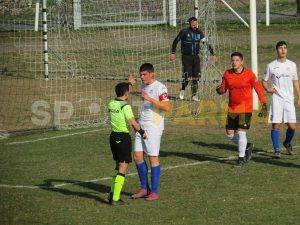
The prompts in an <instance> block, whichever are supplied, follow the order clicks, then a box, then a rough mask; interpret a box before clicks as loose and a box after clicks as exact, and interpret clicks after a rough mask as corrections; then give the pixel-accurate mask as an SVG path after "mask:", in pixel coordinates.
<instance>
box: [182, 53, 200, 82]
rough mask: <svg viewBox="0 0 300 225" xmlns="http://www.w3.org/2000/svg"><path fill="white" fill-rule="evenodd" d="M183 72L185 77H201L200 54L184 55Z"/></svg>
mask: <svg viewBox="0 0 300 225" xmlns="http://www.w3.org/2000/svg"><path fill="white" fill-rule="evenodd" d="M181 60H182V73H183V77H182V78H184V79H187V78H197V79H199V77H200V58H199V55H182V58H181Z"/></svg>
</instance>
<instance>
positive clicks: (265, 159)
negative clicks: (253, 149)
mask: <svg viewBox="0 0 300 225" xmlns="http://www.w3.org/2000/svg"><path fill="white" fill-rule="evenodd" d="M272 154H273V153H272ZM251 160H252V161H254V162H256V163H265V164H270V165H273V166H280V167H288V168H297V169H300V165H299V164H295V163H291V162H286V161H283V160H284V159H275V158H273V155H271V154H268V153H259V154H254V155H253V156H252V158H251Z"/></svg>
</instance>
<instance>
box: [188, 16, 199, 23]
mask: <svg viewBox="0 0 300 225" xmlns="http://www.w3.org/2000/svg"><path fill="white" fill-rule="evenodd" d="M188 21H189V24H191V22H192V21H197V18H196V17H194V16H192V17H190V18H189V19H188Z"/></svg>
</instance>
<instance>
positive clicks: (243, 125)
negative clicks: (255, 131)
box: [226, 113, 252, 130]
mask: <svg viewBox="0 0 300 225" xmlns="http://www.w3.org/2000/svg"><path fill="white" fill-rule="evenodd" d="M251 117H252V113H228V114H227V122H226V129H227V130H238V129H239V128H240V129H244V130H248V129H249V128H250V124H251Z"/></svg>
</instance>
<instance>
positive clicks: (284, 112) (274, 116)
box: [269, 98, 297, 123]
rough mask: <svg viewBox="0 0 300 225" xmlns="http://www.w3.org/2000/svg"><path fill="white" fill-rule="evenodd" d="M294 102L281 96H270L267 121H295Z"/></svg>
mask: <svg viewBox="0 0 300 225" xmlns="http://www.w3.org/2000/svg"><path fill="white" fill-rule="evenodd" d="M296 122H297V120H296V109H295V105H294V102H291V101H285V100H284V99H282V98H272V103H271V106H270V113H269V123H296Z"/></svg>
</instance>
